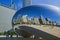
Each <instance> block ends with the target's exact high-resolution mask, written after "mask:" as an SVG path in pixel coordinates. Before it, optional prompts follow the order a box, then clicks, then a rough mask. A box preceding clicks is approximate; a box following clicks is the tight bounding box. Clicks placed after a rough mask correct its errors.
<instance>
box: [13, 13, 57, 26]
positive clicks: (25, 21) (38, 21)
mask: <svg viewBox="0 0 60 40" xmlns="http://www.w3.org/2000/svg"><path fill="white" fill-rule="evenodd" d="M18 23H19V24H43V25H58V24H57V23H56V22H54V21H52V20H51V19H49V18H44V17H43V16H40V18H39V19H38V18H37V17H36V16H34V17H33V18H29V17H28V15H23V16H22V17H20V14H19V15H18V16H17V18H14V19H13V24H15V25H16V24H18Z"/></svg>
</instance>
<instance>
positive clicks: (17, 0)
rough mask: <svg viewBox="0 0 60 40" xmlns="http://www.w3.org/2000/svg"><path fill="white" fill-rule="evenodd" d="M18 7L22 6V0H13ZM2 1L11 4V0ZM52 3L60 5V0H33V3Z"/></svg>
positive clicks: (1, 1)
mask: <svg viewBox="0 0 60 40" xmlns="http://www.w3.org/2000/svg"><path fill="white" fill-rule="evenodd" d="M12 1H13V2H14V3H15V6H17V7H18V9H20V8H22V0H12ZM0 3H2V4H5V5H7V6H10V5H11V0H0ZM40 4H50V5H55V6H58V7H60V0H31V5H40Z"/></svg>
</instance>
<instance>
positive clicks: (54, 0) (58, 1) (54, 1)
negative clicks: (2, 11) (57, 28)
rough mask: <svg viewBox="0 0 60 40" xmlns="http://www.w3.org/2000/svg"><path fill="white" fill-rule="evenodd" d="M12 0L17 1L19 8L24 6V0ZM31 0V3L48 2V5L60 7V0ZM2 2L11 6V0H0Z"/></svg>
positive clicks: (16, 4)
mask: <svg viewBox="0 0 60 40" xmlns="http://www.w3.org/2000/svg"><path fill="white" fill-rule="evenodd" d="M12 1H13V2H14V3H15V6H16V7H18V9H20V8H22V1H23V0H12ZM31 1H32V2H31V5H40V4H48V5H54V6H57V7H60V0H31ZM0 3H2V4H5V5H7V6H8V7H9V6H10V5H11V0H0ZM47 15H49V14H47ZM59 17H60V16H59ZM52 18H53V17H52ZM58 20H59V19H58ZM58 22H60V21H58Z"/></svg>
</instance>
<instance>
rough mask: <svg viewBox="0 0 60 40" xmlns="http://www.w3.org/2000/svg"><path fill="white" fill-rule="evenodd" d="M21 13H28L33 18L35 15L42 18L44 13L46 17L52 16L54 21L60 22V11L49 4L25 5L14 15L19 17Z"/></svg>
mask: <svg viewBox="0 0 60 40" xmlns="http://www.w3.org/2000/svg"><path fill="white" fill-rule="evenodd" d="M19 14H20V15H21V16H23V15H28V17H29V18H33V17H34V16H36V17H38V18H40V16H41V15H42V16H43V17H44V18H50V19H51V20H52V21H56V22H57V23H60V16H59V12H58V11H57V10H56V9H54V8H53V7H52V6H48V5H39V6H38V5H33V6H29V7H25V8H22V9H21V10H19V11H17V12H16V14H15V15H14V16H15V17H17V16H18V15H19Z"/></svg>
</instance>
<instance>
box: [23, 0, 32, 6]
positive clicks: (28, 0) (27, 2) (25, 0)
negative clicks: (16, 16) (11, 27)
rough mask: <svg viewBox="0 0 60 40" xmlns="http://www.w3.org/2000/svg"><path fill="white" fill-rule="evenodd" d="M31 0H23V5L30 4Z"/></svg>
mask: <svg viewBox="0 0 60 40" xmlns="http://www.w3.org/2000/svg"><path fill="white" fill-rule="evenodd" d="M30 5H31V0H23V7H26V6H30Z"/></svg>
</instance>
